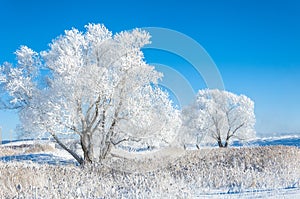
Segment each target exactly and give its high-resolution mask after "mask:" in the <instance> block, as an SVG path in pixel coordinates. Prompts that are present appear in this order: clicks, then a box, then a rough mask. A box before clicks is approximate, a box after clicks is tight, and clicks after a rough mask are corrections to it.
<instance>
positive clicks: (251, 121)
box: [182, 89, 255, 147]
mask: <svg viewBox="0 0 300 199" xmlns="http://www.w3.org/2000/svg"><path fill="white" fill-rule="evenodd" d="M182 120H183V130H184V131H185V132H186V133H187V135H188V136H190V138H192V139H195V140H197V144H201V143H217V144H218V146H219V147H227V146H228V145H229V144H230V142H231V141H233V140H240V141H246V140H248V139H250V138H253V137H255V129H254V125H255V115H254V102H253V101H252V100H251V99H250V98H248V97H246V96H245V95H236V94H233V93H230V92H228V91H221V90H217V89H214V90H210V89H206V90H200V91H199V92H198V94H197V95H196V99H195V100H194V102H193V103H192V104H191V105H189V106H188V107H186V108H185V109H184V110H183V112H182Z"/></svg>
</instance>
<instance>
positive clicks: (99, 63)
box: [0, 24, 180, 164]
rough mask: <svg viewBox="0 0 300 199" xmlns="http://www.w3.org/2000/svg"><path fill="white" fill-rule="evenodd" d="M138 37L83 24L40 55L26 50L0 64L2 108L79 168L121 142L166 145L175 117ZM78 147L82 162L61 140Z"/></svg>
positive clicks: (135, 32)
mask: <svg viewBox="0 0 300 199" xmlns="http://www.w3.org/2000/svg"><path fill="white" fill-rule="evenodd" d="M149 40H150V35H149V34H148V33H147V32H145V31H142V30H139V29H135V30H133V31H125V32H121V33H118V34H115V35H113V34H112V33H111V32H110V31H109V30H107V29H106V27H105V26H103V25H99V24H89V25H87V26H86V31H85V32H80V31H78V30H77V29H72V30H68V31H65V34H64V35H61V36H60V37H58V38H56V39H55V40H53V41H52V43H51V44H50V49H49V50H47V51H42V52H40V53H37V52H34V51H33V50H31V49H30V48H28V47H26V46H22V47H21V48H20V49H19V50H17V51H16V56H17V60H18V63H17V65H16V66H13V65H12V64H9V63H4V64H3V65H2V66H1V71H0V84H1V87H2V89H3V90H4V91H5V93H3V95H2V102H4V103H3V104H2V105H4V107H6V108H16V109H18V111H19V117H20V121H21V125H22V128H23V130H24V131H26V132H30V133H31V134H33V133H39V134H41V133H44V134H50V135H52V136H53V138H54V139H55V140H56V141H57V142H58V143H59V144H60V145H61V146H62V147H63V148H64V149H65V150H67V151H68V152H69V153H70V154H71V155H72V156H73V157H74V158H75V159H76V160H77V161H78V162H79V163H81V164H83V163H94V162H100V161H101V160H102V159H104V158H106V157H107V154H109V153H110V151H111V148H112V147H113V146H115V145H118V144H120V143H122V142H125V141H131V142H133V141H143V142H146V141H147V140H151V142H152V143H153V142H155V143H156V144H157V143H158V144H157V145H159V143H161V142H166V143H168V142H169V141H170V139H171V138H172V137H173V134H174V133H176V126H178V125H180V119H179V114H178V111H177V110H176V109H174V108H173V106H172V102H171V101H170V100H169V98H168V95H167V93H165V92H164V91H162V90H161V89H160V88H159V87H158V85H157V81H158V79H160V78H161V77H162V74H161V73H159V72H157V71H156V70H155V69H154V67H152V66H150V65H148V64H146V63H145V61H144V57H143V53H142V51H141V48H142V47H143V46H144V45H146V44H148V43H149V42H150V41H149ZM69 137H72V138H75V139H79V142H80V143H81V146H82V150H83V154H84V156H83V157H81V156H80V155H78V154H77V153H76V152H75V151H73V150H71V149H70V148H69V147H68V146H67V145H66V144H64V143H63V140H62V138H69Z"/></svg>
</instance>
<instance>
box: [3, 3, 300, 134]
mask: <svg viewBox="0 0 300 199" xmlns="http://www.w3.org/2000/svg"><path fill="white" fill-rule="evenodd" d="M101 2H104V3H101ZM0 18H1V20H0V28H1V31H0V63H3V62H4V61H9V62H15V58H14V55H13V52H14V51H15V50H16V49H17V48H18V47H19V46H20V45H27V46H29V47H31V48H32V49H34V50H35V51H41V50H45V49H47V45H48V43H50V42H51V40H52V39H53V38H55V37H57V36H58V35H60V34H62V33H63V31H64V30H65V29H70V28H71V27H76V28H78V29H83V26H84V25H85V24H87V23H90V22H91V23H103V24H105V25H106V26H107V27H108V28H109V29H110V30H112V31H113V32H119V31H121V30H128V29H132V28H135V27H150V26H152V27H164V28H170V29H173V30H176V31H179V32H182V33H184V34H186V35H188V36H190V37H191V38H193V39H195V40H196V41H197V42H199V43H200V44H201V45H202V46H203V47H204V48H205V50H206V51H207V52H208V53H209V54H210V56H211V58H212V59H213V60H214V62H215V63H216V65H217V67H218V69H219V71H220V73H221V75H222V78H223V81H224V84H225V87H226V89H227V90H229V91H232V92H234V93H238V94H240V93H243V94H246V95H247V96H249V97H250V98H252V99H253V100H254V101H255V105H256V107H255V112H256V117H257V125H256V128H257V132H258V135H259V136H268V135H272V134H274V133H277V134H278V133H279V134H286V133H288V134H290V133H294V134H296V133H300V89H299V86H300V1H297V0H273V1H267V0H266V1H263V0H261V1H257V0H243V1H241V0H223V1H222V0H207V1H201V0H194V1H190V0H185V1H180V2H179V1H174V0H172V1H163V0H160V1H117V0H115V1H96V0H85V1H75V0H72V1H71V0H70V1H65V0H57V1H54V0H52V1H46V0H45V1H40V0H27V1H21V0H19V1H17V0H0ZM160 59H161V60H160ZM146 60H148V61H149V62H153V61H155V62H162V63H164V64H168V65H172V66H174V68H176V69H178V70H181V71H184V70H185V68H187V67H186V66H184V65H185V64H187V63H184V61H174V60H176V58H174V59H172V56H169V55H164V54H162V55H160V56H159V57H153V56H152V57H151V56H149V57H147V53H146ZM189 81H191V82H192V84H193V87H194V88H195V89H200V88H205V85H203V84H202V83H201V82H202V81H201V80H196V79H195V78H192V79H191V80H189ZM16 121H17V120H16V116H15V114H13V113H10V112H0V126H2V128H3V131H4V133H5V134H4V136H3V137H4V138H9V137H8V131H9V129H13V128H14V125H15V123H16Z"/></svg>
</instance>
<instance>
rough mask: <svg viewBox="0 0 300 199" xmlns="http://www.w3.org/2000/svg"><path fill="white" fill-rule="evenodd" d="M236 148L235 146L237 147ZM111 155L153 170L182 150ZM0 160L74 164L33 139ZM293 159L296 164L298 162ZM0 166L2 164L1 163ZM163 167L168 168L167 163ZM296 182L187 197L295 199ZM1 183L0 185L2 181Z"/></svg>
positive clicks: (292, 140)
mask: <svg viewBox="0 0 300 199" xmlns="http://www.w3.org/2000/svg"><path fill="white" fill-rule="evenodd" d="M299 143H300V137H297V136H290V137H277V138H264V139H258V140H253V141H252V142H251V144H250V145H254V146H269V145H286V146H297V147H298V148H299V147H300V146H299ZM33 146H35V147H33ZM236 146H238V145H237V144H236ZM114 152H115V154H121V156H122V157H123V158H126V159H129V161H133V160H136V159H139V161H140V160H142V159H143V158H145V157H149V160H147V161H149V162H146V163H145V165H151V166H152V168H155V167H156V165H155V163H157V162H161V161H163V160H164V161H169V160H171V159H173V160H174V158H175V159H176V156H178V157H183V156H184V151H182V150H180V149H168V150H165V151H156V152H149V151H148V152H143V153H139V154H135V155H133V154H131V153H126V152H122V153H120V151H117V150H116V151H114ZM266 158H267V157H266ZM295 158H299V157H298V156H296V157H295ZM153 159H158V161H155V162H154V161H153ZM0 160H1V161H2V162H8V164H11V162H13V161H19V162H20V163H18V164H22V162H35V163H38V164H40V165H45V164H46V165H62V166H66V168H67V167H69V166H70V165H74V164H76V162H75V161H74V159H72V157H71V156H70V155H69V154H68V153H66V152H65V151H64V150H62V149H59V148H58V147H57V146H56V145H55V144H54V143H52V142H49V141H32V140H28V141H16V142H11V143H10V142H7V143H5V144H3V145H2V147H1V148H0ZM296 160H297V161H298V162H299V159H296ZM151 161H152V162H151ZM233 161H234V159H233ZM294 161H295V160H294ZM187 162H188V161H187ZM137 163H139V162H137ZM0 164H1V165H2V163H1V162H0ZM175 164H179V163H178V162H177V163H176V161H175ZM29 165H30V164H29ZM140 165H141V166H140V167H141V168H142V169H145V167H146V166H145V165H143V164H140ZM164 166H167V164H166V165H164ZM8 167H10V166H8ZM141 168H140V169H141ZM191 168H193V166H191V167H189V168H187V169H191ZM298 168H299V167H298ZM120 169H121V168H120ZM283 169H285V168H283ZM146 170H147V169H146ZM173 170H174V172H175V171H176V165H175V167H174V168H173ZM137 171H138V169H137ZM176 172H177V171H176ZM1 175H4V174H3V173H1V174H0V181H1ZM160 175H161V174H160ZM248 175H250V174H248ZM278 175H279V174H278ZM245 178H246V176H245ZM2 180H5V178H3V176H2ZM296 181H297V182H295V184H294V185H291V186H286V187H281V188H280V187H275V188H272V186H267V185H264V186H267V188H265V189H263V188H261V189H257V188H253V189H239V188H236V187H235V186H234V188H232V189H228V188H219V189H213V188H211V189H208V190H205V189H199V192H193V195H192V196H190V195H189V197H192V198H289V199H292V198H295V199H296V198H300V187H299V181H300V178H299V177H298V180H297V179H296ZM0 183H1V184H3V183H2V182H0ZM178 183H180V182H178ZM256 183H260V182H256ZM274 184H276V183H274ZM276 185H277V184H276ZM0 186H2V185H0ZM13 189H14V188H13ZM121 191H122V190H121ZM183 192H184V190H183ZM137 196H138V194H137ZM166 197H167V196H166Z"/></svg>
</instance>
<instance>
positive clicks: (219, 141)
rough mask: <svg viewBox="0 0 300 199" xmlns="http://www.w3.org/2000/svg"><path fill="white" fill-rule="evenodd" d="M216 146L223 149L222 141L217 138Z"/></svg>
mask: <svg viewBox="0 0 300 199" xmlns="http://www.w3.org/2000/svg"><path fill="white" fill-rule="evenodd" d="M218 145H219V147H220V148H223V147H224V146H223V143H222V140H221V139H220V138H219V139H218Z"/></svg>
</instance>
